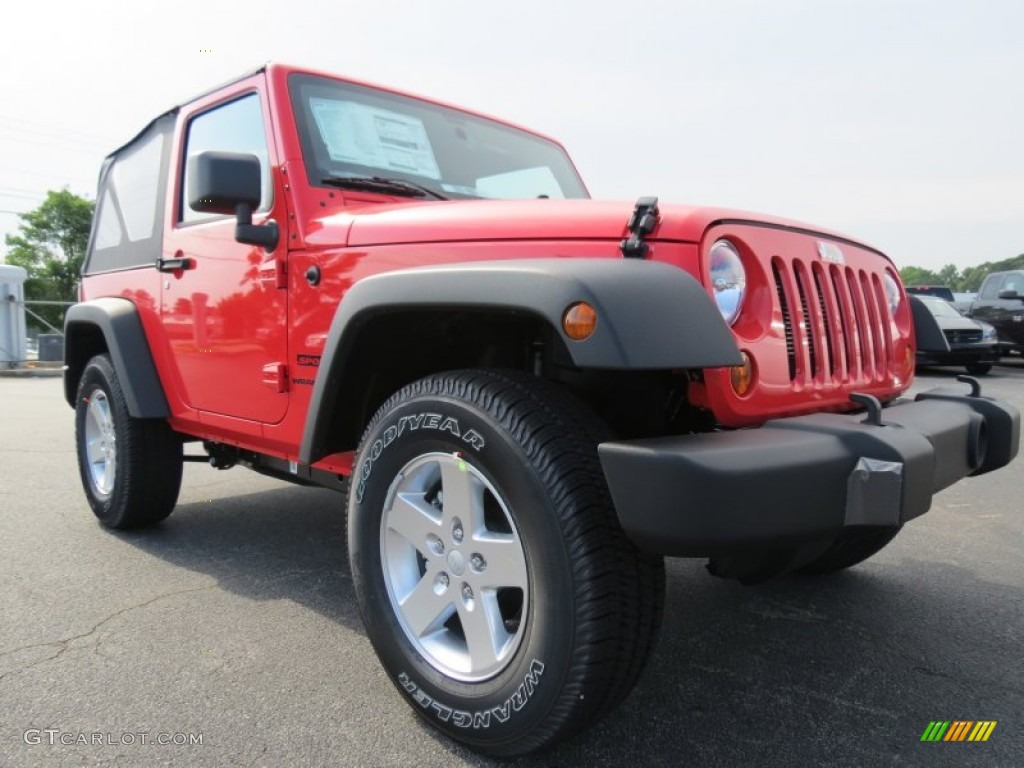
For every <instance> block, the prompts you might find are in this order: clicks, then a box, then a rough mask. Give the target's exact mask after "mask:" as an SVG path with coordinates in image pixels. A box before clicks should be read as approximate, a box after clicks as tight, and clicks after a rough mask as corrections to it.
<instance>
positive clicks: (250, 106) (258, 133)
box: [179, 93, 274, 224]
mask: <svg viewBox="0 0 1024 768" xmlns="http://www.w3.org/2000/svg"><path fill="white" fill-rule="evenodd" d="M209 150H216V151H219V152H244V153H247V154H252V155H256V157H258V158H259V160H260V171H261V172H262V178H263V194H262V197H261V199H260V207H259V210H261V211H266V210H268V209H269V208H270V206H271V204H272V203H273V196H274V188H273V186H272V185H271V181H270V154H269V152H268V150H267V135H266V132H265V131H264V129H263V111H262V109H261V108H260V97H259V96H258V95H257V94H255V93H253V94H250V95H249V96H243V97H242V98H240V99H237V100H236V101H232V102H230V103H228V104H224V105H223V106H219V107H216V108H214V109H211V110H210V111H209V112H203V113H202V114H201V115H198V116H196V117H194V118H192V120H191V121H190V122H189V124H188V135H187V136H186V138H185V158H184V165H183V167H182V185H181V214H180V216H179V221H181V222H182V223H185V224H188V223H190V222H193V221H204V220H206V219H213V218H218V216H219V214H215V213H201V212H199V211H193V210H192V209H191V208H189V207H188V200H187V199H186V195H187V190H188V161H189V158H191V157H192V156H193V155H197V154H199V153H200V152H207V151H209Z"/></svg>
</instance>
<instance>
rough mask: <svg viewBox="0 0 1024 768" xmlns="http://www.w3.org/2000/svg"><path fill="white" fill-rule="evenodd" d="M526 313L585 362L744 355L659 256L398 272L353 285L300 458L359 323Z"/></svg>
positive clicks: (694, 361)
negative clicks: (566, 328) (584, 319)
mask: <svg viewBox="0 0 1024 768" xmlns="http://www.w3.org/2000/svg"><path fill="white" fill-rule="evenodd" d="M577 301H587V302H589V303H591V304H592V305H593V306H594V307H595V308H596V309H597V316H598V321H597V329H596V331H595V332H594V334H593V336H591V337H590V338H589V339H587V340H585V341H572V340H570V339H568V337H566V336H565V335H564V334H563V333H562V331H561V327H562V314H563V313H564V312H565V310H566V308H567V307H568V306H569V305H570V304H572V303H574V302H577ZM417 308H424V309H438V308H444V309H449V308H452V309H460V308H463V309H471V310H478V311H479V310H493V311H504V312H509V311H511V312H521V313H525V314H530V315H534V316H538V317H540V318H542V319H543V320H544V321H546V322H547V323H548V324H549V325H550V326H551V328H553V329H554V330H555V332H556V333H558V334H559V335H560V336H561V338H562V339H563V341H564V342H565V345H566V348H567V349H568V351H569V354H570V356H571V358H572V362H573V364H574V365H576V366H577V367H579V368H591V369H594V368H596V369H615V370H671V369H682V368H717V367H725V366H731V365H739V364H740V363H741V362H742V359H741V358H740V354H739V350H738V349H737V347H736V341H735V339H734V338H733V335H732V332H731V331H730V330H729V328H728V326H727V325H726V324H725V321H724V320H723V319H722V315H721V313H720V312H719V311H718V308H717V307H716V306H715V303H714V301H713V300H712V299H711V297H710V296H709V295H708V293H707V291H705V289H704V287H703V286H702V285H701V284H700V283H699V282H698V281H697V280H696V279H695V278H694V277H693V276H692V275H690V274H689V273H687V272H685V271H684V270H682V269H679V268H678V267H673V266H670V265H668V264H664V263H661V262H651V261H641V260H636V259H633V260H623V259H524V260H507V261H489V262H469V263H462V264H447V265H443V266H430V267H420V268H415V269H406V270H398V271H394V272H388V273H385V274H381V275H375V276H373V277H369V278H366V279H365V280H361V281H360V282H358V283H356V285H355V286H353V287H352V288H351V289H350V290H349V291H348V293H346V294H345V297H344V299H343V300H342V301H341V304H340V305H339V306H338V309H337V311H336V313H335V316H334V320H333V322H332V323H331V329H330V333H329V334H328V337H327V341H326V344H325V348H324V352H323V359H322V361H321V365H320V370H319V375H318V376H317V379H316V384H315V385H314V387H313V393H312V399H311V401H310V406H309V412H308V414H307V416H306V426H305V430H304V432H303V437H302V444H301V447H300V450H299V459H300V461H302V462H304V463H306V464H312V463H313V462H315V461H317V460H318V459H320V458H322V457H323V456H324V455H326V454H327V453H329V452H330V450H329V449H328V448H327V446H326V445H325V442H326V436H327V435H328V434H329V431H330V424H329V423H328V422H329V421H330V419H331V418H332V417H333V408H334V398H335V397H337V393H338V392H339V391H341V388H342V386H341V385H342V377H343V376H363V375H364V372H362V371H353V370H350V369H349V367H348V366H346V360H347V358H348V355H349V354H350V353H351V350H352V348H353V346H354V343H355V340H356V337H357V336H358V334H359V332H360V328H361V327H362V326H363V325H364V324H365V323H366V322H367V321H368V320H369V319H371V318H372V317H374V316H376V315H378V314H380V313H384V312H390V311H394V310H396V309H402V310H409V309H417Z"/></svg>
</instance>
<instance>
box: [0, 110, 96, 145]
mask: <svg viewBox="0 0 1024 768" xmlns="http://www.w3.org/2000/svg"><path fill="white" fill-rule="evenodd" d="M0 123H7V124H8V125H9V126H10V127H12V128H15V129H17V130H31V131H32V132H33V133H49V134H62V135H65V136H77V137H78V138H80V139H83V140H86V141H93V142H97V143H102V144H107V143H110V142H114V141H116V140H115V139H111V138H109V137H107V136H103V135H101V134H98V133H90V132H89V131H80V130H77V129H75V128H67V127H63V126H59V127H58V126H55V125H54V124H53V123H46V122H42V121H39V120H27V119H25V118H23V117H13V116H11V115H0ZM0 127H2V126H0Z"/></svg>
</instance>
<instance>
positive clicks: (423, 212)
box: [306, 200, 850, 248]
mask: <svg viewBox="0 0 1024 768" xmlns="http://www.w3.org/2000/svg"><path fill="white" fill-rule="evenodd" d="M659 208H660V211H661V220H660V222H659V224H658V227H657V229H655V230H654V232H653V234H651V235H650V236H648V238H647V239H648V240H652V241H657V240H663V241H664V240H670V241H675V242H686V243H697V242H700V239H701V237H702V236H703V234H704V231H705V230H706V229H707V228H708V226H709V225H711V224H712V223H715V222H719V221H724V220H731V221H736V220H741V221H747V222H758V223H765V224H771V225H775V226H783V227H787V228H795V229H802V230H807V231H812V232H819V233H820V234H823V235H827V236H831V237H836V238H840V239H843V240H849V239H850V238H847V237H845V236H842V235H837V234H835V233H829V232H826V231H822V230H820V229H818V228H814V227H811V226H809V225H807V224H801V223H799V222H794V221H787V220H784V219H779V218H776V217H773V216H764V215H760V214H751V213H747V212H744V211H734V210H728V209H723V208H700V207H695V206H685V205H672V204H666V205H660V206H659ZM632 212H633V203H631V202H626V201H619V202H615V201H603V200H600V201H599V200H460V201H447V202H445V201H438V202H415V203H393V204H374V205H368V206H366V207H363V208H355V209H353V208H348V209H347V210H346V211H345V212H343V213H337V214H333V215H329V216H323V217H321V218H319V219H317V220H316V221H314V222H312V226H310V227H309V229H308V235H307V238H306V241H307V243H308V244H309V245H313V246H318V245H319V246H328V245H335V246H336V245H348V246H350V247H357V248H358V247H367V246H374V245H387V244H400V243H403V244H404V243H437V242H467V241H482V240H506V241H507V240H621V239H622V238H624V237H627V236H628V234H629V233H628V231H627V229H626V224H627V222H628V221H629V217H630V215H631V214H632Z"/></svg>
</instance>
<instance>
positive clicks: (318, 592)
mask: <svg viewBox="0 0 1024 768" xmlns="http://www.w3.org/2000/svg"><path fill="white" fill-rule="evenodd" d="M937 385H953V386H959V385H957V384H956V382H955V381H954V379H953V374H952V373H950V372H945V371H931V372H928V373H925V374H922V375H920V376H919V378H918V382H917V385H916V386H915V389H925V388H929V387H931V386H937ZM984 390H985V392H986V393H987V394H992V395H995V396H998V397H1001V398H1004V399H1007V400H1009V401H1011V402H1013V403H1014V404H1016V405H1017V407H1018V408H1021V409H1022V410H1024V365H1021V364H1017V365H1015V366H1001V367H999V368H997V369H995V370H994V371H993V373H992V374H991V375H989V376H987V377H984ZM73 432H74V424H73V414H72V411H71V409H70V408H68V406H67V405H66V404H65V403H64V401H63V399H62V396H61V382H60V380H59V379H52V378H49V379H47V378H0V765H10V766H31V765H40V766H42V765H46V766H72V765H75V766H78V765H97V764H103V765H119V766H152V765H182V766H218V767H219V766H250V765H254V766H318V765H325V766H327V765H330V766H348V765H352V766H417V767H420V766H452V765H490V764H491V763H490V762H489V761H487V760H484V759H482V758H480V757H478V756H476V755H474V754H473V753H472V752H469V751H467V750H465V749H463V748H461V747H459V746H457V745H455V744H453V743H452V742H450V741H447V740H446V739H445V738H443V737H441V736H438V735H436V734H435V733H434V732H433V731H431V730H430V729H429V728H427V727H426V726H425V725H423V724H421V722H420V720H419V719H418V718H417V717H416V716H415V715H414V714H413V713H412V711H411V710H410V709H409V708H408V707H407V706H406V704H405V703H404V702H403V701H402V700H401V699H400V698H399V696H398V694H397V693H396V692H395V690H394V689H393V688H392V686H391V684H390V683H389V682H388V680H387V679H386V677H385V675H384V673H383V672H382V670H381V668H380V666H379V665H378V664H377V662H376V659H375V657H374V654H373V651H372V649H371V648H370V645H369V642H368V641H367V639H366V636H365V635H364V633H363V630H362V626H361V624H360V620H359V616H358V612H357V609H356V606H355V600H354V596H353V593H352V586H351V578H350V575H349V571H348V565H347V563H346V560H345V546H344V540H343V539H344V526H343V521H342V510H341V502H342V498H341V496H340V495H339V494H336V493H334V492H332V491H327V490H318V489H307V488H299V487H293V486H289V485H286V484H284V483H280V482H277V481H273V480H269V479H266V478H263V477H260V476H258V475H256V474H254V473H252V472H249V471H248V470H245V469H233V470H230V471H224V472H221V471H217V470H214V469H212V468H209V467H207V466H204V465H201V464H189V465H186V472H185V482H184V485H183V489H182V494H181V498H180V501H179V506H178V508H177V509H176V510H175V512H174V513H173V514H172V515H171V517H170V518H168V519H167V520H166V521H165V522H164V523H163V524H162V525H161V526H159V527H158V528H156V529H154V530H151V531H147V532H138V533H111V532H108V531H106V530H104V529H102V528H100V526H99V525H98V524H97V523H96V522H95V521H94V519H93V518H92V515H91V513H90V511H89V508H88V506H87V504H86V502H85V499H84V497H83V495H82V491H81V488H80V485H79V479H78V473H77V468H76V463H75V454H74V438H73ZM1022 499H1024V458H1019V459H1018V460H1017V461H1016V462H1015V463H1014V464H1012V465H1011V466H1010V467H1008V468H1006V469H1003V470H1001V471H999V472H997V473H993V474H991V475H987V476H985V477H982V478H977V479H972V480H967V481H964V482H962V483H959V484H957V485H956V486H954V487H953V488H951V489H949V490H947V491H945V492H943V493H941V494H940V495H939V496H937V497H936V499H935V502H934V504H933V506H932V510H931V512H930V513H929V514H927V515H925V516H924V517H923V518H921V519H919V520H916V521H914V522H912V523H910V524H909V525H907V526H906V528H905V529H904V531H903V532H902V533H901V534H900V535H899V536H898V537H897V538H896V539H895V540H894V541H893V543H892V544H890V545H889V547H887V548H886V549H885V550H884V551H883V552H881V553H880V554H879V555H877V556H876V557H875V558H873V559H872V560H870V561H869V562H867V563H865V564H863V565H861V566H859V567H857V568H854V569H852V570H850V571H848V572H846V573H843V574H839V575H835V576H831V577H816V578H808V577H803V578H798V577H787V578H783V579H780V580H777V581H774V582H770V583H768V584H765V585H762V586H758V587H743V586H741V585H739V584H737V583H735V582H729V581H723V580H719V579H715V578H713V577H711V576H709V575H707V573H706V572H705V570H704V568H703V564H702V563H701V562H698V561H692V560H674V561H670V562H669V566H668V598H667V608H666V617H665V622H664V626H663V629H662V634H661V638H660V641H659V643H658V645H657V647H656V649H655V651H654V654H653V657H652V659H651V661H650V664H649V666H648V668H647V671H646V672H645V674H644V675H643V677H642V679H641V681H640V684H639V685H638V686H637V688H636V690H635V691H634V692H633V694H632V695H631V696H630V698H629V699H628V700H627V701H626V702H625V704H624V705H623V706H622V707H620V708H619V709H618V710H617V711H616V712H614V713H612V714H611V715H610V716H609V717H608V718H606V719H605V720H604V721H602V722H600V723H597V724H595V726H594V727H593V728H592V729H591V730H589V731H588V732H587V733H586V734H584V735H583V736H582V737H579V738H577V739H576V740H574V741H571V742H569V743H566V744H564V745H563V746H561V747H559V748H558V749H557V750H555V751H553V752H550V753H548V754H546V755H543V756H541V757H539V758H535V759H528V760H522V761H520V764H523V765H552V766H555V765H557V766H588V768H593V766H605V765H627V764H628V765H634V766H648V765H673V766H680V765H694V766H773V767H774V766H779V767H788V766H794V767H795V766H800V768H805V767H807V766H927V767H928V768H933V767H934V766H968V765H969V766H1000V767H1002V766H1006V767H1007V768H1010V767H1011V766H1021V765H1024V567H1022V552H1024V509H1022V506H1024V505H1022ZM935 720H972V721H978V720H994V721H997V723H998V724H997V726H996V727H995V728H994V730H993V731H992V734H991V736H990V738H989V740H988V741H987V742H984V743H969V742H963V743H951V742H939V743H922V742H921V741H920V739H921V736H922V733H923V732H924V730H925V729H926V727H927V726H928V724H929V723H930V722H931V721H935ZM161 741H164V742H169V743H166V744H161V743H157V742H161ZM197 741H200V742H201V743H196V742H197Z"/></svg>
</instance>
